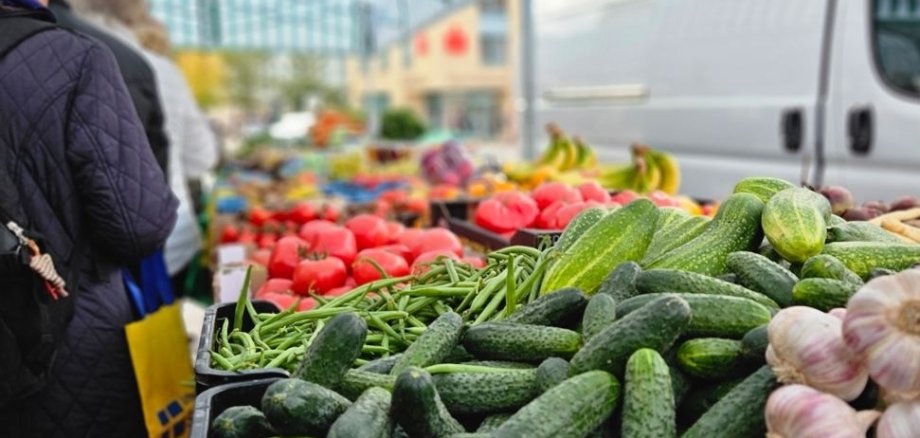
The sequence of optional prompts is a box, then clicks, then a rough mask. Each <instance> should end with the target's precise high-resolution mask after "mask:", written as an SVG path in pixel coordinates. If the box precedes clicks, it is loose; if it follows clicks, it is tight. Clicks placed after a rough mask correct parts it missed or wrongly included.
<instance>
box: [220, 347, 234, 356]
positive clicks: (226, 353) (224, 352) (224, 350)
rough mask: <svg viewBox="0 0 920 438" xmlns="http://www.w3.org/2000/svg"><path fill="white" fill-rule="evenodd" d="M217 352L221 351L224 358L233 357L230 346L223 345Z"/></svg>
mask: <svg viewBox="0 0 920 438" xmlns="http://www.w3.org/2000/svg"><path fill="white" fill-rule="evenodd" d="M217 351H219V352H220V354H222V355H224V357H230V356H233V350H232V349H230V345H221V346H220V348H218V349H217Z"/></svg>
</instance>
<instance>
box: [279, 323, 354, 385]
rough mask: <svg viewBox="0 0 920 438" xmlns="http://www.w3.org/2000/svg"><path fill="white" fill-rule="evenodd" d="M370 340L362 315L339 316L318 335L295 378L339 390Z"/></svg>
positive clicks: (294, 375)
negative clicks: (347, 373) (343, 379)
mask: <svg viewBox="0 0 920 438" xmlns="http://www.w3.org/2000/svg"><path fill="white" fill-rule="evenodd" d="M366 339H367V323H366V322H364V320H363V319H362V318H361V317H360V316H358V314H356V313H354V312H348V313H340V314H338V315H336V316H335V317H333V318H332V319H330V320H329V321H328V322H326V325H325V327H323V329H322V330H320V331H319V333H318V334H317V335H316V338H315V339H314V340H313V342H312V343H311V344H310V347H309V348H308V349H307V352H306V354H304V356H303V361H302V362H301V363H300V367H299V368H298V369H297V371H295V372H294V374H293V377H297V378H300V379H303V380H306V381H308V382H313V383H316V384H318V385H322V386H325V387H326V388H335V386H336V385H338V384H339V382H340V381H341V380H342V376H344V375H345V372H346V371H348V370H349V369H351V367H352V365H354V363H355V360H356V359H358V356H360V355H361V349H362V348H364V341H365V340H366Z"/></svg>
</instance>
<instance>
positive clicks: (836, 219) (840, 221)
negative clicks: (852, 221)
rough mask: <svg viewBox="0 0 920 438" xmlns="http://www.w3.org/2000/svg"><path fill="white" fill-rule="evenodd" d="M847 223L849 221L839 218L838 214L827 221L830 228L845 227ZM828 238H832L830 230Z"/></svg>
mask: <svg viewBox="0 0 920 438" xmlns="http://www.w3.org/2000/svg"><path fill="white" fill-rule="evenodd" d="M845 223H847V220H846V219H844V218H842V217H840V216H837V215H836V214H832V215H831V217H830V218H828V219H827V226H828V227H835V226H837V225H843V224H845ZM828 237H830V230H828Z"/></svg>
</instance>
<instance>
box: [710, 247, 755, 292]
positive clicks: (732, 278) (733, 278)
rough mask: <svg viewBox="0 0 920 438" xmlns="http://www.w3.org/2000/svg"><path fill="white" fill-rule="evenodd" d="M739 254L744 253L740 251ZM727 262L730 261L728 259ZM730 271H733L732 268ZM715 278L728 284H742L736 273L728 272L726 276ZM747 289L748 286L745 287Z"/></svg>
mask: <svg viewBox="0 0 920 438" xmlns="http://www.w3.org/2000/svg"><path fill="white" fill-rule="evenodd" d="M739 252H743V251H739ZM732 254H734V253H732ZM729 255H731V254H729ZM727 260H728V259H726V261H727ZM729 269H731V268H730V267H729ZM715 278H716V279H717V280H722V281H724V282H726V283H731V284H741V279H740V278H738V274H735V273H734V272H726V273H725V274H722V275H719V276H716V277H715ZM745 287H746V286H745ZM755 292H756V291H755Z"/></svg>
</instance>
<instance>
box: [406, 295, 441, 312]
mask: <svg viewBox="0 0 920 438" xmlns="http://www.w3.org/2000/svg"><path fill="white" fill-rule="evenodd" d="M436 301H438V299H437V298H430V297H424V298H421V299H418V300H415V301H414V302H412V303H410V304H409V305H408V306H406V312H409V314H415V313H416V312H418V311H420V310H422V309H424V308H426V307H428V306H430V305H432V304H434V302H436Z"/></svg>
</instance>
